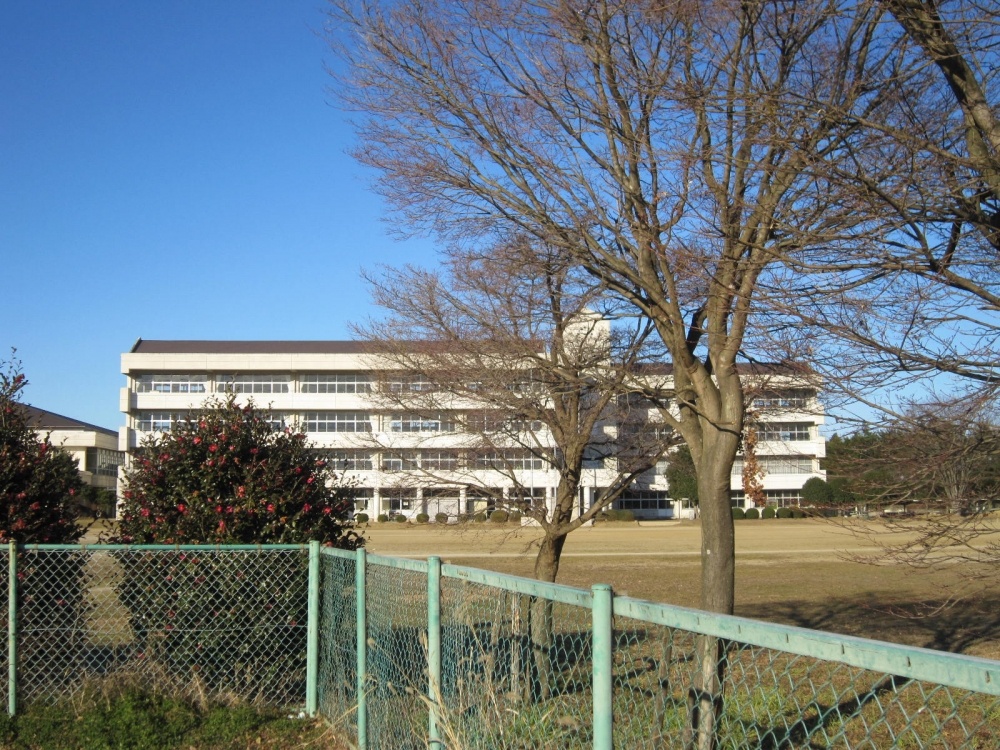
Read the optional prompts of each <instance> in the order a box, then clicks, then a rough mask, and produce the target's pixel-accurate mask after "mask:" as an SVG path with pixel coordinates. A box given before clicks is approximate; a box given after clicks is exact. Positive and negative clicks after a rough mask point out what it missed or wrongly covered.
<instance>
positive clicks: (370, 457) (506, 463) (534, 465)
mask: <svg viewBox="0 0 1000 750" xmlns="http://www.w3.org/2000/svg"><path fill="white" fill-rule="evenodd" d="M325 455H326V456H327V457H328V458H329V460H330V461H332V462H333V464H334V466H336V467H337V468H338V469H340V470H341V471H371V470H372V469H374V467H375V465H376V462H377V464H378V466H379V468H380V469H381V470H382V471H417V470H420V471H458V470H459V469H496V470H499V471H544V470H545V469H547V468H548V461H546V459H545V458H544V457H543V456H540V455H535V454H533V453H531V452H530V451H526V450H510V451H502V452H486V453H474V452H471V451H458V450H441V451H383V452H381V453H379V454H375V453H373V452H370V451H348V450H343V451H327V452H325Z"/></svg>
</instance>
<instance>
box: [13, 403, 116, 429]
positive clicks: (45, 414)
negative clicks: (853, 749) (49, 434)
mask: <svg viewBox="0 0 1000 750" xmlns="http://www.w3.org/2000/svg"><path fill="white" fill-rule="evenodd" d="M21 408H22V409H23V410H24V412H25V414H26V415H27V418H28V424H29V425H30V426H31V427H32V429H35V430H93V431H94V432H100V433H103V434H105V435H111V436H117V434H118V433H117V432H115V431H114V430H109V429H108V428H107V427H98V426H97V425H96V424H90V423H89V422H81V421H80V420H79V419H73V418H72V417H64V416H63V415H62V414H56V413H54V412H51V411H45V410H44V409H39V408H38V407H36V406H29V405H28V404H22V405H21Z"/></svg>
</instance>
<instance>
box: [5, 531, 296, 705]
mask: <svg viewBox="0 0 1000 750" xmlns="http://www.w3.org/2000/svg"><path fill="white" fill-rule="evenodd" d="M307 575H308V558H307V555H306V554H305V552H304V551H303V550H301V549H275V548H257V549H242V550H237V549H226V548H208V547H203V548H198V549H151V548H115V549H94V548H87V549H82V548H81V549H75V548H74V549H44V548H34V547H29V548H24V549H23V550H21V551H20V552H19V559H18V578H19V594H20V601H19V603H18V619H19V647H18V666H19V669H18V674H19V677H18V698H19V701H22V702H32V701H39V700H42V701H46V702H55V701H57V700H59V699H61V698H66V697H68V696H69V695H72V694H73V693H75V692H76V691H78V690H80V689H81V688H83V687H84V686H85V685H87V684H88V683H90V684H94V682H95V681H99V680H102V679H107V680H113V681H115V682H117V683H119V684H121V683H122V682H123V681H125V680H128V681H130V682H132V683H134V684H135V685H136V686H137V687H140V686H141V687H147V688H153V687H156V688H168V689H172V690H176V691H180V692H185V691H190V692H192V693H194V694H196V695H197V696H199V697H201V698H208V699H213V700H223V701H226V702H250V703H256V704H261V705H281V706H284V705H291V704H296V705H297V704H301V702H302V699H303V696H304V693H305V663H306V629H307V628H306V626H307V606H308V600H307V596H306V593H307V582H308V578H307Z"/></svg>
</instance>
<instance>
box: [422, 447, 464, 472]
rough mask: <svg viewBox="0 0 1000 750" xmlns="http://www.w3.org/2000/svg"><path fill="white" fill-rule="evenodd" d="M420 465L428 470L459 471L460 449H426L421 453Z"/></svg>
mask: <svg viewBox="0 0 1000 750" xmlns="http://www.w3.org/2000/svg"><path fill="white" fill-rule="evenodd" d="M420 466H421V468H423V469H426V470H427V471H457V470H458V467H459V455H458V451H424V452H423V453H421V454H420Z"/></svg>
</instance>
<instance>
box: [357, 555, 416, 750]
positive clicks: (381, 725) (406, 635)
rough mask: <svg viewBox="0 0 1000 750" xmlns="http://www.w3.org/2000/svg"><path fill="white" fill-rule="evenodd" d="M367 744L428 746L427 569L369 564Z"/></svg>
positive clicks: (396, 749) (410, 749) (399, 748)
mask: <svg viewBox="0 0 1000 750" xmlns="http://www.w3.org/2000/svg"><path fill="white" fill-rule="evenodd" d="M367 612H368V638H367V648H368V673H367V682H366V691H367V694H368V705H369V706H370V707H371V710H370V711H369V717H368V739H369V747H384V748H393V750H418V748H419V749H423V748H426V747H427V731H428V730H427V726H428V724H427V716H428V708H429V703H428V698H427V679H428V678H427V574H426V571H425V572H420V571H417V570H412V569H403V568H396V567H386V566H381V565H371V566H369V569H368V581H367Z"/></svg>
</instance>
